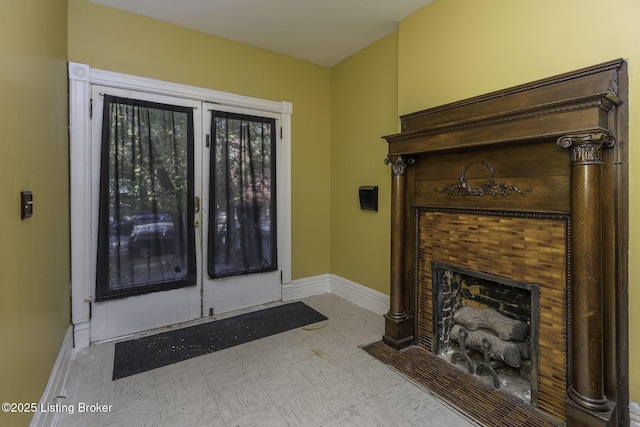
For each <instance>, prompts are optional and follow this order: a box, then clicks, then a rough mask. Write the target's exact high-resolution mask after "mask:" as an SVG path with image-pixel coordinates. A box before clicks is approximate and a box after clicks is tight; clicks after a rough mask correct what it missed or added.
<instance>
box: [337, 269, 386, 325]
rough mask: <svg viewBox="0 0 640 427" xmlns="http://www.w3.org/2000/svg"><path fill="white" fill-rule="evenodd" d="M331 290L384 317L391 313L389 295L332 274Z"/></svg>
mask: <svg viewBox="0 0 640 427" xmlns="http://www.w3.org/2000/svg"><path fill="white" fill-rule="evenodd" d="M329 289H330V290H331V292H333V293H334V294H336V295H340V296H341V297H342V298H344V299H348V300H349V301H351V302H354V303H356V304H358V305H361V306H363V307H364V308H368V309H369V310H371V311H373V312H374V313H377V314H380V315H383V314H386V313H387V312H388V311H389V304H390V299H389V295H387V294H383V293H382V292H379V291H376V290H374V289H371V288H368V287H366V286H363V285H361V284H359V283H356V282H352V281H351V280H348V279H345V278H344V277H340V276H336V275H335V274H332V275H331V277H330V285H329Z"/></svg>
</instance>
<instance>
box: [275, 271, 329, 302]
mask: <svg viewBox="0 0 640 427" xmlns="http://www.w3.org/2000/svg"><path fill="white" fill-rule="evenodd" d="M329 281H330V275H329V274H321V275H319V276H312V277H305V278H304V279H296V280H294V281H292V282H291V283H289V284H285V285H282V300H283V301H291V300H294V299H300V298H306V297H310V296H313V295H320V294H326V293H327V292H329V291H330V288H329Z"/></svg>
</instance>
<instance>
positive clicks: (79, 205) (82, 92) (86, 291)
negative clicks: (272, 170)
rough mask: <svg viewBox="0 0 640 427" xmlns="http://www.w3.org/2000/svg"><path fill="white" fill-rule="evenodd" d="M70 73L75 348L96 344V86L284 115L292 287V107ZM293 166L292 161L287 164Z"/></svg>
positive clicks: (128, 78)
mask: <svg viewBox="0 0 640 427" xmlns="http://www.w3.org/2000/svg"><path fill="white" fill-rule="evenodd" d="M68 70H69V102H70V105H69V135H70V176H71V183H70V187H71V188H70V194H71V201H70V204H71V260H72V264H71V313H72V314H71V317H72V319H71V320H72V324H73V327H74V341H75V342H74V345H75V347H76V348H84V347H88V346H89V345H90V343H91V340H92V337H91V315H90V313H91V303H92V301H93V289H94V286H95V268H96V266H95V264H96V256H95V253H96V250H97V249H96V245H97V239H96V238H95V236H97V233H96V227H97V224H95V223H94V218H95V217H96V216H95V212H94V211H93V209H94V208H93V206H92V204H91V200H93V199H92V180H93V179H95V177H94V175H95V174H93V170H92V156H93V153H92V145H93V144H92V143H91V140H92V134H91V120H90V118H89V115H88V112H89V108H90V107H89V106H90V101H91V89H92V86H93V85H101V86H107V87H110V88H118V89H124V90H132V91H138V92H145V93H151V94H158V95H165V96H171V97H175V98H183V99H190V100H195V101H199V102H211V103H214V104H220V105H225V106H231V107H238V108H248V109H253V110H258V111H262V112H272V113H278V114H281V117H282V127H283V138H282V147H281V150H282V154H283V156H284V157H283V159H284V162H283V163H282V164H283V165H285V167H281V168H278V169H279V171H280V172H279V173H281V174H283V176H282V178H283V184H282V185H281V188H280V190H279V191H278V198H279V203H281V205H279V206H278V208H279V209H278V216H279V218H280V219H281V222H280V221H279V224H278V225H279V227H278V232H279V233H281V234H282V237H283V242H282V257H281V258H280V259H279V262H280V270H281V271H282V283H283V284H284V285H285V286H283V289H284V287H286V286H288V285H289V284H290V283H291V172H290V166H291V128H290V127H291V114H292V113H293V105H292V104H291V103H290V102H286V101H269V100H264V99H259V98H253V97H248V96H242V95H235V94H231V93H226V92H219V91H215V90H211V89H206V88H199V87H194V86H189V85H184V84H178V83H171V82H166V81H160V80H155V79H149V78H145V77H138V76H132V75H128V74H121V73H115V72H111V71H105V70H99V69H95V68H91V67H90V66H89V65H86V64H79V63H73V62H70V63H69V64H68ZM287 162H288V163H287Z"/></svg>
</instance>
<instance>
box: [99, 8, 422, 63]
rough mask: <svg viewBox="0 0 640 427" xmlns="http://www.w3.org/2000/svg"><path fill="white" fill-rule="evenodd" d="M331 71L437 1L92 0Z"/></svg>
mask: <svg viewBox="0 0 640 427" xmlns="http://www.w3.org/2000/svg"><path fill="white" fill-rule="evenodd" d="M91 1H92V2H94V3H100V4H103V5H106V6H111V7H114V8H117V9H121V10H125V11H128V12H133V13H136V14H139V15H144V16H148V17H151V18H155V19H158V20H161V21H165V22H169V23H172V24H176V25H180V26H182V27H187V28H191V29H193V30H197V31H202V32H205V33H209V34H213V35H215V36H219V37H223V38H225V39H229V40H234V41H237V42H240V43H244V44H248V45H251V46H255V47H260V48H263V49H267V50H270V51H273V52H278V53H282V54H285V55H289V56H292V57H294V58H298V59H302V60H305V61H309V62H313V63H315V64H319V65H323V66H326V67H331V66H333V65H335V64H337V63H338V62H340V61H342V60H343V59H345V58H347V57H349V56H350V55H353V54H354V53H356V52H358V51H359V50H361V49H362V48H364V47H366V46H368V45H369V44H371V43H373V42H374V41H376V40H378V39H380V38H382V37H384V36H386V35H387V34H390V33H392V32H393V31H395V30H396V29H397V25H398V22H399V21H400V20H402V19H404V18H405V17H407V16H409V15H411V14H412V13H413V12H415V11H417V10H419V9H421V8H422V7H424V6H425V5H427V4H429V3H431V2H432V1H433V0H269V1H266V0H91Z"/></svg>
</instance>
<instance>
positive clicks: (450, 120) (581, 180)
mask: <svg viewBox="0 0 640 427" xmlns="http://www.w3.org/2000/svg"><path fill="white" fill-rule="evenodd" d="M626 93H627V77H626V63H625V62H624V61H623V60H615V61H610V62H607V63H604V64H600V65H596V66H593V67H589V68H585V69H582V70H578V71H576V72H572V73H567V74H563V75H560V76H556V77H552V78H548V79H544V80H540V81H536V82H533V83H529V84H525V85H521V86H517V87H514V88H510V89H507V90H503V91H498V92H493V93H490V94H487V95H483V96H479V97H475V98H471V99H467V100H464V101H460V102H455V103H452V104H447V105H444V106H441V107H436V108H431V109H428V110H423V111H418V112H415V113H412V114H407V115H404V116H401V125H402V126H401V128H402V131H401V132H400V133H398V134H395V135H389V136H386V137H384V138H385V139H386V140H387V141H388V143H389V152H388V153H389V156H388V158H387V160H386V162H387V163H391V165H392V167H393V171H392V212H391V221H392V230H391V233H392V235H391V284H390V289H391V292H390V294H391V309H390V311H389V313H388V314H387V315H385V336H384V337H383V341H384V342H385V343H386V344H387V345H389V346H391V347H394V348H396V349H401V348H403V347H406V346H409V345H413V344H416V319H415V317H416V315H417V314H416V301H415V298H416V286H417V285H416V256H417V249H416V247H417V245H418V244H419V242H418V241H417V239H418V237H417V236H416V234H417V233H415V232H414V230H416V214H415V212H416V209H423V208H437V209H448V208H450V209H482V210H489V211H492V210H493V211H496V212H497V214H498V215H500V214H501V212H505V211H510V212H526V213H528V214H529V213H530V214H532V215H533V214H536V213H541V212H545V213H561V214H565V215H567V217H568V218H571V224H572V236H571V239H570V242H569V245H568V248H567V253H566V257H567V265H568V266H569V267H568V268H569V271H568V272H567V284H566V288H567V289H568V295H567V307H566V311H567V316H566V319H565V325H566V329H567V337H568V338H567V339H568V341H569V348H568V349H567V354H566V358H567V359H566V360H567V365H568V366H566V369H567V378H568V380H567V384H566V389H567V396H566V397H565V400H566V421H567V423H568V425H581V426H582V425H587V426H591V425H593V426H596V425H598V426H599V425H617V424H621V425H623V424H624V422H625V420H626V419H627V417H628V413H627V414H625V412H624V411H625V409H626V408H627V407H628V373H627V371H628V368H627V367H628V356H627V346H628V342H627V340H628V338H627V335H626V332H627V329H626V328H627V327H626V316H627V313H628V308H627V305H628V303H627V299H626V289H627V286H628V285H627V279H626V268H627V267H626V265H627V258H626V245H627V243H626V239H625V233H626V230H627V227H628V224H627V220H626V214H627V211H628V208H627V204H628V202H627V185H628V184H627V182H628V172H627V168H628V167H627V160H626V158H627V156H626V153H627V141H626V138H627V107H626V102H624V101H625V98H626ZM474 164H475V165H476V166H474V167H471V166H472V165H474ZM482 165H484V166H482ZM461 170H462V173H461V172H460V171H461ZM456 175H460V176H461V177H460V178H456ZM494 176H495V180H494ZM498 178H499V179H498ZM456 179H457V180H458V181H457V182H459V184H456ZM496 183H497V184H496ZM496 185H498V186H499V187H495V186H496ZM494 187H495V188H494ZM443 189H444V190H443ZM501 189H502V190H505V189H506V191H502V192H501V191H500V190H501ZM472 190H473V191H472ZM461 195H462V196H464V195H467V196H471V197H460V196H461ZM506 196H509V197H506ZM603 236H606V238H603ZM611 236H617V238H614V237H611ZM620 325H624V326H622V327H621V326H620ZM620 384H622V387H620V386H619V385H620Z"/></svg>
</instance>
